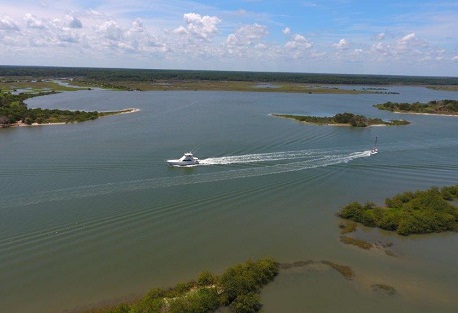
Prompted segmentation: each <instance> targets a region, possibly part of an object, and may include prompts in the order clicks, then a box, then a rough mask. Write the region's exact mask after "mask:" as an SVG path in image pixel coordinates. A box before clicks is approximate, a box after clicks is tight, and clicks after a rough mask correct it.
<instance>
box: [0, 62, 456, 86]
mask: <svg viewBox="0 0 458 313" xmlns="http://www.w3.org/2000/svg"><path fill="white" fill-rule="evenodd" d="M0 73H1V76H3V77H34V78H42V79H45V78H57V77H67V78H69V77H73V78H78V79H81V80H84V81H87V82H96V83H100V82H116V81H133V82H145V81H148V82H150V81H164V80H166V81H174V80H176V81H179V80H208V81H256V82H289V83H315V84H346V85H361V84H370V85H391V84H396V85H458V78H457V77H427V76H401V75H354V74H319V73H286V72H244V71H201V70H161V69H120V68H84V67H41V66H0Z"/></svg>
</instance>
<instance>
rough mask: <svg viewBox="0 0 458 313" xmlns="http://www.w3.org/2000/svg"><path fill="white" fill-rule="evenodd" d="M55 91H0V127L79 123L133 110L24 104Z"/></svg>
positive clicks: (133, 110) (132, 110)
mask: <svg viewBox="0 0 458 313" xmlns="http://www.w3.org/2000/svg"><path fill="white" fill-rule="evenodd" d="M55 93H57V92H55V91H49V92H44V91H40V92H36V93H20V94H17V95H15V94H12V93H11V92H1V91H0V128H7V127H11V126H30V125H43V124H67V123H79V122H84V121H89V120H95V119H97V118H99V117H102V116H108V115H114V114H120V113H130V112H135V111H136V110H135V109H126V110H121V111H111V112H97V111H92V112H86V111H78V110H77V111H70V110H57V109H53V110H51V109H41V108H36V109H30V108H28V107H27V104H25V102H24V101H25V100H26V99H29V98H31V97H37V96H45V95H50V94H55Z"/></svg>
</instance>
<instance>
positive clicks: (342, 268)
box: [320, 261, 355, 280]
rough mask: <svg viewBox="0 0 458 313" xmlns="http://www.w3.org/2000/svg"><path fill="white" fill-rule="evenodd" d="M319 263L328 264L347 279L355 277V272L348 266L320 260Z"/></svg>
mask: <svg viewBox="0 0 458 313" xmlns="http://www.w3.org/2000/svg"><path fill="white" fill-rule="evenodd" d="M320 263H322V264H326V265H328V266H329V267H330V268H332V269H334V270H336V271H337V272H339V273H340V274H341V275H342V276H343V277H345V278H346V279H348V280H352V279H353V278H355V272H353V270H352V269H351V267H350V266H346V265H340V264H337V263H334V262H330V261H321V262H320Z"/></svg>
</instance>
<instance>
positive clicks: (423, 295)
mask: <svg viewBox="0 0 458 313" xmlns="http://www.w3.org/2000/svg"><path fill="white" fill-rule="evenodd" d="M389 91H396V92H399V93H400V94H398V95H378V94H376V95H313V94H312V95H309V94H282V93H275V94H273V93H262V92H259V93H237V92H200V91H197V92H169V91H167V92H114V91H103V90H92V91H78V92H66V93H61V94H57V95H52V96H46V97H38V98H33V99H29V100H28V104H29V106H31V107H43V108H61V109H72V110H76V109H80V110H115V109H123V108H128V107H135V108H139V109H141V112H139V113H135V114H125V115H118V116H112V117H105V118H101V119H99V120H97V121H91V122H85V123H81V124H73V125H61V126H57V125H56V126H41V127H21V128H15V129H2V130H0V154H1V162H0V301H1V307H2V309H1V311H2V312H13V313H14V312H21V313H24V312H34V313H41V312H63V311H69V310H73V309H75V308H78V307H84V306H88V305H94V304H98V303H102V302H104V301H109V300H112V299H117V298H122V297H126V296H131V295H138V294H142V293H144V292H146V291H147V290H148V289H149V288H152V287H158V286H162V287H165V286H171V285H174V284H175V283H177V282H180V281H187V280H190V279H193V278H194V277H195V276H196V275H197V274H198V273H200V272H201V271H203V270H210V271H213V272H215V273H221V272H222V271H223V270H224V269H225V268H226V267H227V266H230V265H233V264H236V263H240V262H243V261H245V260H247V259H249V258H260V257H265V256H271V257H274V258H276V259H278V260H279V261H281V262H293V261H299V260H315V261H320V260H328V261H332V262H335V263H339V264H342V265H348V266H351V267H352V269H353V270H354V272H355V275H356V277H355V279H354V280H353V281H348V280H345V279H344V278H343V277H342V276H340V275H339V274H338V273H337V272H335V271H332V270H330V269H329V268H328V267H326V266H319V265H315V266H311V267H304V268H296V269H291V270H287V271H282V272H281V274H280V275H279V276H278V278H277V279H276V280H275V281H274V282H273V283H272V284H270V285H269V286H268V287H267V288H266V289H265V290H264V291H263V293H262V297H263V303H264V310H265V312H336V311H337V310H338V311H339V312H354V311H355V309H356V308H357V309H358V310H359V309H368V310H371V312H386V311H387V310H391V311H393V312H456V310H457V309H458V299H457V297H456V290H458V271H457V270H456V264H458V249H457V245H458V235H457V234H454V233H446V234H437V235H429V236H410V237H407V238H405V237H399V236H396V235H393V234H388V233H385V232H378V231H370V230H366V229H363V230H361V231H360V232H361V234H360V235H361V236H363V237H366V238H369V240H371V241H382V242H393V244H394V245H393V247H392V250H393V251H394V252H395V253H396V254H397V257H392V256H388V255H385V254H384V253H382V252H380V251H376V250H371V251H363V250H360V249H358V248H353V247H349V246H345V245H343V244H341V243H340V242H339V229H338V224H339V219H338V218H337V217H336V216H335V213H336V212H337V211H338V210H339V209H340V208H341V207H342V206H344V205H345V204H347V203H348V202H351V201H360V202H365V201H369V200H370V201H374V202H377V203H378V204H383V201H384V199H385V198H386V197H390V196H393V195H394V194H396V193H399V192H402V191H407V190H417V189H426V188H429V187H431V186H444V185H452V184H457V183H458V163H457V161H456V160H457V158H456V156H457V155H458V118H454V117H446V116H441V117H436V116H420V115H399V114H394V113H390V112H385V111H378V110H376V109H375V108H373V107H372V105H373V104H376V103H382V102H386V101H397V102H401V101H408V102H414V101H429V100H435V99H436V100H437V99H458V94H457V93H451V92H439V91H432V90H428V89H426V88H417V87H389ZM342 112H353V113H358V114H363V115H366V116H370V117H381V118H383V119H400V118H405V119H408V120H409V121H411V122H412V124H411V125H409V126H403V127H402V126H400V127H370V128H365V129H353V128H347V127H326V126H313V125H305V124H300V123H297V122H294V121H290V120H286V119H280V118H274V117H271V116H270V115H269V113H293V114H306V115H319V116H325V115H334V114H336V113H342ZM376 136H377V137H378V139H379V140H378V146H379V150H380V153H379V154H377V155H376V156H372V157H369V156H368V153H367V150H369V149H370V148H371V147H372V145H373V141H374V138H375V137H376ZM188 150H192V151H194V152H195V155H196V156H197V157H199V158H200V159H202V160H203V162H202V163H203V164H202V165H200V166H196V167H193V168H170V167H167V166H165V164H164V159H166V158H178V157H180V156H181V155H182V153H183V152H186V151H188ZM377 283H383V284H388V285H391V286H393V287H394V288H396V290H397V293H396V295H394V296H388V295H386V294H384V293H381V292H374V291H373V290H372V288H371V285H373V284H377Z"/></svg>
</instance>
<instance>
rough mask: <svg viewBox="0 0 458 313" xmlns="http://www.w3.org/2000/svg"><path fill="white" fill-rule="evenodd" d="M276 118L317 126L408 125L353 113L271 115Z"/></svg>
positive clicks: (404, 121) (405, 122) (401, 121)
mask: <svg viewBox="0 0 458 313" xmlns="http://www.w3.org/2000/svg"><path fill="white" fill-rule="evenodd" d="M272 116H276V117H284V118H289V119H293V120H296V121H299V122H305V123H311V124H318V125H347V126H353V127H367V126H372V125H388V126H397V125H408V124H410V123H409V122H408V121H406V120H391V121H388V122H387V121H383V120H382V119H380V118H369V117H366V116H363V115H356V114H353V113H339V114H336V115H334V116H331V117H319V116H307V115H290V114H272Z"/></svg>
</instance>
